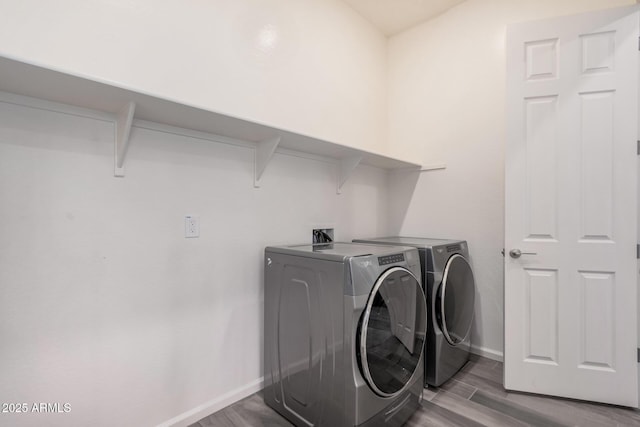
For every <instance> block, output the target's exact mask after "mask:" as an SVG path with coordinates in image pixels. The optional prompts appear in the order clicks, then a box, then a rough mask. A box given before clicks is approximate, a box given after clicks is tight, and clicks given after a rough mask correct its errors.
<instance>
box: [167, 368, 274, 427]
mask: <svg viewBox="0 0 640 427" xmlns="http://www.w3.org/2000/svg"><path fill="white" fill-rule="evenodd" d="M263 387H264V377H261V378H259V379H257V380H255V381H253V382H251V383H249V384H246V385H244V386H242V387H238V388H236V389H235V390H231V391H230V392H228V393H225V394H223V395H222V396H219V397H216V398H215V399H211V400H210V401H208V402H205V403H203V404H202V405H199V406H196V407H195V408H193V409H191V410H189V411H187V412H183V413H182V414H180V415H178V416H176V417H173V418H171V419H170V420H168V421H165V422H163V423H161V424H158V426H157V427H186V426H188V425H190V424H193V423H195V422H196V421H198V420H200V419H202V418H204V417H206V416H207V415H210V414H213V413H214V412H217V411H219V410H220V409H222V408H225V407H227V406H229V405H231V404H232V403H235V402H237V401H238V400H241V399H244V398H245V397H247V396H250V395H252V394H253V393H255V392H257V391H260V390H262V388H263Z"/></svg>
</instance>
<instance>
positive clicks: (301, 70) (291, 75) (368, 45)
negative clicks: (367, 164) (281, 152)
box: [0, 0, 387, 150]
mask: <svg viewBox="0 0 640 427" xmlns="http://www.w3.org/2000/svg"><path fill="white" fill-rule="evenodd" d="M0 10H1V11H2V13H0V55H8V56H11V57H16V58H22V59H23V60H26V61H28V62H36V63H40V64H44V65H47V66H49V67H53V68H57V69H61V70H66V71H70V72H72V73H74V74H82V75H87V76H91V77H93V78H98V79H101V80H108V81H111V82H114V83H115V84H117V85H124V86H126V87H132V88H135V89H136V90H139V91H142V92H147V93H150V94H153V95H157V96H161V97H166V98H169V99H174V100H177V101H180V102H182V103H185V104H189V105H194V106H198V107H202V108H204V109H209V110H212V111H216V112H220V113H224V114H228V115H231V116H235V117H240V118H244V119H249V120H252V121H257V122H260V123H265V124H268V125H271V126H274V127H278V128H283V129H286V130H292V131H295V132H297V133H301V134H306V135H310V136H313V137H317V138H320V139H325V140H329V141H332V142H337V143H341V144H345V145H351V146H357V147H361V148H369V149H372V150H382V149H383V148H384V141H385V135H386V123H387V121H386V39H385V38H384V36H383V35H382V34H381V33H380V32H379V31H377V30H375V29H374V28H373V27H372V26H371V25H370V24H369V23H368V22H366V21H365V20H364V19H363V18H362V17H361V16H360V15H358V14H357V13H356V12H354V11H353V10H352V9H351V8H350V7H349V6H347V5H346V4H345V3H344V2H342V1H339V0H307V1H298V0H211V1H168V0H165V1H158V0H136V1H131V0H52V1H41V0H23V1H13V0H0Z"/></svg>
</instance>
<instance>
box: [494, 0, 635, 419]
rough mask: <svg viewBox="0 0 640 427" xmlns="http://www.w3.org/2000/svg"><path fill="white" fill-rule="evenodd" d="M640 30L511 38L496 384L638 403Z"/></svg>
mask: <svg viewBox="0 0 640 427" xmlns="http://www.w3.org/2000/svg"><path fill="white" fill-rule="evenodd" d="M639 22H640V21H639V13H638V9H637V7H635V6H633V7H630V8H622V9H612V10H606V11H601V12H596V13H588V14H583V15H577V16H572V17H565V18H559V19H553V20H548V21H540V22H533V23H525V24H518V25H514V26H512V27H510V28H509V30H508V35H507V123H508V125H507V153H506V195H505V196H506V201H505V205H506V206H505V207H506V213H505V214H506V230H505V252H506V253H505V293H504V298H505V356H504V357H505V364H504V366H505V371H504V384H505V388H507V389H511V390H521V391H527V392H533V393H543V394H550V395H556V396H564V397H570V398H577V399H585V400H592V401H599V402H607V403H614V404H620V405H626V406H634V407H637V406H638V383H637V364H636V348H637V341H636V339H637V335H636V328H637V323H636V310H637V299H636V292H637V289H636V288H637V261H636V236H637V215H636V212H637V178H636V176H637V171H636V169H637V160H636V140H637V139H638V135H637V132H638V125H637V120H638V59H639V56H640V53H639V50H638V49H639V48H638V43H639V38H638V37H639V33H638V28H639ZM518 251H520V253H521V255H520V256H518V253H517V252H518ZM510 252H512V253H511V254H510Z"/></svg>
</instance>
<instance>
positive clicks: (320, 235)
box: [311, 228, 334, 243]
mask: <svg viewBox="0 0 640 427" xmlns="http://www.w3.org/2000/svg"><path fill="white" fill-rule="evenodd" d="M333 236H334V233H333V228H314V229H313V231H312V232H311V243H329V242H333Z"/></svg>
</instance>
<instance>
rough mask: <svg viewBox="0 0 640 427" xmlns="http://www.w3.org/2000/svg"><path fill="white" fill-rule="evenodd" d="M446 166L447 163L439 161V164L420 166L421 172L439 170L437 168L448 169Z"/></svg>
mask: <svg viewBox="0 0 640 427" xmlns="http://www.w3.org/2000/svg"><path fill="white" fill-rule="evenodd" d="M446 168H447V165H446V164H444V163H439V164H433V165H426V166H422V167H421V168H420V172H428V171H437V170H441V169H446Z"/></svg>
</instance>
